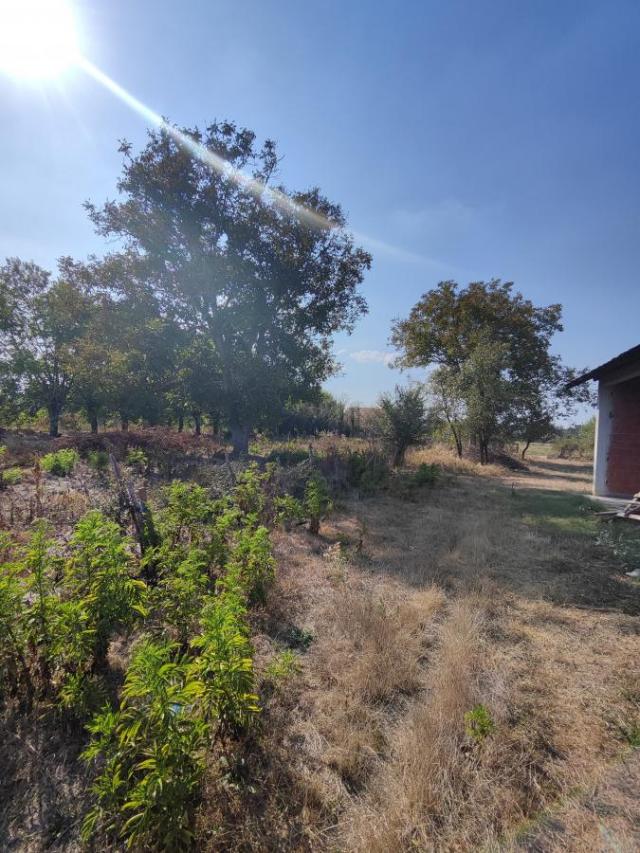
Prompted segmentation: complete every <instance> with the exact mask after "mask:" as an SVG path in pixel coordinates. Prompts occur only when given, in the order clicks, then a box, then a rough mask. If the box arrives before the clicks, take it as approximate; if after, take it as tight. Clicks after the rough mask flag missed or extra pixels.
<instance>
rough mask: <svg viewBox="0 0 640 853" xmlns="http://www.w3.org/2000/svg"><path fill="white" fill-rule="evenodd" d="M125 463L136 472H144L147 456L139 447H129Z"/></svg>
mask: <svg viewBox="0 0 640 853" xmlns="http://www.w3.org/2000/svg"><path fill="white" fill-rule="evenodd" d="M126 462H127V465H129V467H131V468H134V469H135V470H136V471H144V470H145V469H146V467H147V465H148V464H149V460H148V458H147V454H146V453H145V452H144V450H142V449H141V448H140V447H130V448H129V450H128V451H127V456H126Z"/></svg>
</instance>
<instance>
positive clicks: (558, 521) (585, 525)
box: [513, 489, 599, 538]
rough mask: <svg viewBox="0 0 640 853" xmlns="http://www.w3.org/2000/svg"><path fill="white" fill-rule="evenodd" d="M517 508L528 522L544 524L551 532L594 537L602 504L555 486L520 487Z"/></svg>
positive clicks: (515, 505) (516, 494) (515, 508)
mask: <svg viewBox="0 0 640 853" xmlns="http://www.w3.org/2000/svg"><path fill="white" fill-rule="evenodd" d="M513 509H514V511H515V512H516V513H517V514H518V515H519V516H520V518H521V519H522V520H523V521H524V522H525V523H527V524H534V525H537V526H539V527H543V528H545V529H546V530H547V531H548V532H550V533H553V532H558V533H566V534H567V535H569V536H587V537H591V538H594V537H595V536H597V533H598V525H599V522H598V518H597V516H596V512H597V511H598V509H599V506H598V504H597V503H595V502H594V501H592V500H590V499H589V498H586V497H585V496H584V495H574V494H570V493H568V492H558V491H553V490H551V489H544V490H543V489H518V491H517V492H515V493H514V495H513Z"/></svg>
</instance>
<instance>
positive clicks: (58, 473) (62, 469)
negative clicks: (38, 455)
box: [40, 448, 79, 477]
mask: <svg viewBox="0 0 640 853" xmlns="http://www.w3.org/2000/svg"><path fill="white" fill-rule="evenodd" d="M78 459H79V456H78V453H77V451H75V450H73V449H72V448H65V449H63V450H56V451H55V452H54V453H46V454H45V455H44V456H43V457H42V459H41V460H40V464H41V465H42V468H43V470H44V471H46V472H47V473H48V474H52V475H53V476H54V477H67V476H68V475H69V474H71V472H72V471H73V469H74V468H75V466H76V463H77V461H78Z"/></svg>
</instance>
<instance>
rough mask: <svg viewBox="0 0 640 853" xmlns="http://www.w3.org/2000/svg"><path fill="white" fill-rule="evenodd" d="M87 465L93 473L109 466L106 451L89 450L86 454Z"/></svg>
mask: <svg viewBox="0 0 640 853" xmlns="http://www.w3.org/2000/svg"><path fill="white" fill-rule="evenodd" d="M87 465H88V466H89V467H90V468H93V470H94V471H104V470H106V468H107V467H108V465H109V454H108V453H107V451H106V450H90V451H89V452H88V453H87Z"/></svg>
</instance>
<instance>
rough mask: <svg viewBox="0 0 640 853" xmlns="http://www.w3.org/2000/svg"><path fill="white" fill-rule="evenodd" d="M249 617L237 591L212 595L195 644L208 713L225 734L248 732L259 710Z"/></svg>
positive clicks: (205, 707)
mask: <svg viewBox="0 0 640 853" xmlns="http://www.w3.org/2000/svg"><path fill="white" fill-rule="evenodd" d="M245 614H246V608H245V605H244V602H243V597H242V595H241V594H240V593H239V591H238V590H237V589H229V590H227V591H225V592H223V593H222V594H221V595H217V596H212V597H211V598H209V599H208V600H207V602H206V603H205V605H204V607H203V609H202V617H201V632H200V634H199V635H198V636H196V637H195V638H194V639H193V640H192V642H191V645H192V647H193V648H194V649H195V650H196V651H197V652H198V657H197V658H196V660H195V662H194V672H196V673H197V675H198V677H199V679H200V681H201V684H202V688H201V690H202V693H201V698H202V702H203V706H204V713H205V715H206V718H207V719H208V720H209V721H216V722H218V723H219V724H220V726H221V727H222V730H223V732H224V733H227V732H232V733H235V732H238V731H240V730H242V729H244V728H245V727H246V726H247V725H248V724H249V723H250V721H251V719H252V718H253V716H254V715H255V714H256V713H257V712H258V711H259V708H258V697H257V696H256V694H255V687H254V673H253V649H252V646H251V641H250V639H249V630H248V627H247V623H246V621H245Z"/></svg>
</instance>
